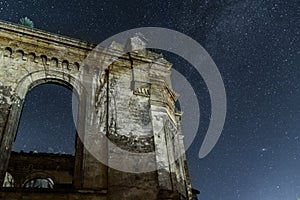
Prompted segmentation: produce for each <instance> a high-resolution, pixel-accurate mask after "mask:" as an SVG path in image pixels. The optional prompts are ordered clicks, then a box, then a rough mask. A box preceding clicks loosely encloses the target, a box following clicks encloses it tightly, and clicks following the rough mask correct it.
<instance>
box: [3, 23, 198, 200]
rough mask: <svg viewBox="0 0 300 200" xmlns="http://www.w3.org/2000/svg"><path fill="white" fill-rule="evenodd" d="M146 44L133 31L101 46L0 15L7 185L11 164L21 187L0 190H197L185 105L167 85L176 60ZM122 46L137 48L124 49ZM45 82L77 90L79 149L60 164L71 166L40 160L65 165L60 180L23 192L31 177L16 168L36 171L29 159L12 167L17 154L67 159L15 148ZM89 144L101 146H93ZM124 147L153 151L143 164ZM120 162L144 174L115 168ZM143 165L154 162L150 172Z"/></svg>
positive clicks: (19, 195)
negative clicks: (24, 115)
mask: <svg viewBox="0 0 300 200" xmlns="http://www.w3.org/2000/svg"><path fill="white" fill-rule="evenodd" d="M145 45H146V41H145V40H144V39H143V38H139V37H138V36H135V37H133V38H131V39H129V40H128V43H127V45H126V46H122V45H120V44H116V43H113V44H112V45H111V47H110V48H109V49H103V50H100V51H97V52H96V53H94V52H93V49H94V48H95V47H96V46H95V45H92V44H88V43H85V42H82V41H79V40H74V39H70V38H67V37H63V36H58V35H55V34H51V33H46V32H43V31H40V30H35V29H34V30H33V29H28V28H26V27H20V26H17V25H13V24H9V23H3V22H0V152H1V154H0V184H1V185H2V183H3V181H4V177H5V174H6V172H9V173H10V174H11V175H12V177H14V176H15V178H16V184H15V186H14V187H10V188H2V189H1V192H0V199H9V200H17V199H18V200H19V199H22V200H24V199H33V200H34V199H62V200H63V199H66V200H69V199H86V200H89V199H90V200H93V199H97V200H101V199H111V200H114V199H118V200H119V199H149V200H152V199H153V200H154V199H192V190H191V185H190V181H189V177H188V171H187V166H186V158H185V154H184V147H183V139H182V138H183V137H182V133H181V129H180V113H178V111H176V109H175V102H176V95H175V93H174V92H173V91H172V89H171V85H170V84H171V83H170V73H171V71H170V69H171V64H170V63H169V62H168V61H166V60H165V59H163V58H161V56H158V55H157V54H156V53H153V52H150V51H147V50H146V49H145ZM124 49H126V50H128V49H129V51H130V53H126V54H123V55H121V56H120V55H118V52H119V51H120V50H124ZM87 57H88V58H90V59H89V60H88V62H86V59H87ZM112 60H113V61H112ZM103 66H107V67H103ZM86 80H89V81H90V82H88V83H86ZM43 83H56V84H60V85H63V86H66V87H68V88H70V89H73V90H74V91H75V92H76V93H77V94H78V97H79V105H80V108H79V116H78V118H79V119H80V120H79V122H78V127H77V129H78V138H77V140H76V141H77V143H76V153H75V156H74V157H72V158H71V157H70V158H68V159H69V162H67V160H68V159H66V163H64V164H63V165H62V166H67V165H72V166H69V167H65V168H64V169H66V170H65V171H63V170H61V171H59V170H57V171H55V170H53V169H54V168H53V167H52V168H51V166H50V168H49V169H48V168H47V167H46V166H45V167H44V169H43V168H41V169H38V170H39V171H45V172H46V173H48V174H50V175H51V174H55V173H56V174H61V176H53V177H54V178H53V179H54V186H55V184H56V187H53V188H52V189H48V190H30V189H26V190H25V191H24V190H23V188H22V185H24V181H25V178H18V177H33V176H34V173H33V171H30V170H28V166H23V167H22V168H16V167H15V168H14V167H13V166H16V165H13V164H12V163H18V161H16V159H20V160H22V159H23V160H24V163H25V164H24V165H29V164H28V163H31V162H35V160H36V159H38V160H39V161H40V162H43V161H44V162H46V163H49V165H51V164H50V163H51V162H50V161H49V159H50V160H51V159H52V161H53V162H54V160H55V159H56V161H57V162H59V159H61V158H59V157H55V156H58V155H55V156H54V157H53V156H52V157H51V155H44V156H40V157H35V156H38V155H35V154H31V155H23V154H11V149H12V144H13V140H14V138H15V134H16V130H17V127H18V122H19V118H20V113H21V111H22V105H23V102H24V100H25V97H26V93H27V92H28V90H30V89H31V88H33V87H35V86H37V85H39V84H43ZM86 84H90V85H89V86H90V87H86V86H87V85H86ZM91 110H92V112H90V111H91ZM62 134H63V133H62ZM105 137H107V138H109V140H110V141H111V142H112V143H107V141H105V140H104V138H105ZM79 138H80V139H79ZM82 138H84V139H82ZM87 146H93V147H94V148H93V150H92V151H90V150H89V149H88V148H84V147H87ZM117 147H118V148H120V149H122V150H126V151H128V152H132V153H153V154H151V155H152V156H150V157H149V162H147V163H140V162H139V161H138V160H136V158H135V157H134V156H130V155H129V156H127V157H125V156H124V154H120V153H119V151H118V149H117ZM95 153H96V154H97V155H99V156H100V157H101V158H102V159H104V160H106V163H105V164H103V163H102V162H100V161H99V159H97V157H95V156H93V155H95ZM53 159H54V160H53ZM25 160H26V162H25ZM56 161H55V162H56ZM55 162H54V163H55ZM26 163H27V164H26ZM120 163H122V165H123V166H124V167H132V168H136V170H137V172H138V171H141V172H142V173H130V172H125V171H122V170H118V169H113V168H111V167H108V166H114V165H115V164H119V165H120ZM106 164H108V166H107V165H106ZM143 167H155V168H156V169H157V170H155V171H150V172H143V171H142V170H141V169H143ZM22 169H24V170H22ZM50 169H51V170H50ZM16 171H17V172H16ZM15 173H17V175H15ZM31 173H33V174H31ZM55 177H60V179H59V180H60V181H55V180H58V179H57V178H55ZM33 178H34V177H33ZM57 185H60V186H61V187H57ZM67 185H68V186H67Z"/></svg>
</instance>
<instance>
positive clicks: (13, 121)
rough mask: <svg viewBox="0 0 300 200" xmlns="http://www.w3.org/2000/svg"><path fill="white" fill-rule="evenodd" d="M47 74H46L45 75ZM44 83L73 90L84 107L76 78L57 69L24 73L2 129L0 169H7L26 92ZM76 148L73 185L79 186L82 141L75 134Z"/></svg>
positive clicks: (81, 106) (82, 126) (82, 125)
mask: <svg viewBox="0 0 300 200" xmlns="http://www.w3.org/2000/svg"><path fill="white" fill-rule="evenodd" d="M46 74H47V75H46ZM44 83H55V84H59V85H61V86H64V87H67V88H69V89H71V90H73V92H74V93H76V95H77V96H78V98H79V99H78V100H79V101H78V102H79V104H80V106H78V107H79V108H84V105H85V99H84V98H83V97H85V95H80V94H82V93H84V88H83V87H82V85H81V84H80V83H79V81H78V80H76V79H75V78H74V77H72V76H71V75H69V74H64V73H61V72H59V71H50V70H48V71H36V72H32V73H31V74H30V75H26V76H25V77H23V78H22V79H21V81H20V82H19V84H18V86H17V87H16V90H15V91H16V92H15V97H17V101H16V103H15V104H12V106H11V108H10V112H9V115H8V120H7V125H6V127H5V130H4V135H5V137H4V138H3V139H2V141H1V146H0V150H1V152H2V154H1V162H0V169H7V166H8V161H9V158H10V153H11V149H12V143H13V140H14V138H15V137H16V132H17V127H18V124H19V120H20V115H21V112H22V109H23V103H24V100H25V96H26V93H27V92H28V91H29V90H30V89H32V88H34V87H36V86H38V85H40V84H44ZM78 114H79V115H81V116H78V119H80V118H84V117H85V116H82V115H85V112H82V111H81V112H78ZM84 126H85V124H83V123H79V124H78V126H77V128H78V129H84ZM76 137H77V139H76V140H75V141H76V144H75V145H76V148H75V166H74V175H73V178H74V180H73V181H74V187H79V186H80V185H81V184H82V183H81V182H80V180H81V178H80V176H81V174H80V173H81V171H82V159H83V143H82V142H81V140H80V139H79V138H78V136H76ZM3 173H4V174H5V172H4V170H3V172H2V171H1V177H3V176H4V175H3Z"/></svg>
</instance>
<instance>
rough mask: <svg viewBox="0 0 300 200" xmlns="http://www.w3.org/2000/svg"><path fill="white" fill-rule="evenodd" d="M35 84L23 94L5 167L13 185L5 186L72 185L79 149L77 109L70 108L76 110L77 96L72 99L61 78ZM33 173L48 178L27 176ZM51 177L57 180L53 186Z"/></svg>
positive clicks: (70, 91)
mask: <svg viewBox="0 0 300 200" xmlns="http://www.w3.org/2000/svg"><path fill="white" fill-rule="evenodd" d="M38 83H40V84H38ZM38 83H35V84H32V85H31V86H30V88H29V91H28V92H27V93H26V97H25V101H24V103H23V107H22V111H21V116H20V120H19V124H18V128H17V131H16V134H15V138H14V141H13V144H12V151H11V154H10V159H9V162H8V167H7V172H8V173H10V174H13V175H14V184H10V185H11V186H8V185H7V184H6V185H7V186H6V187H17V188H18V187H19V188H26V189H39V188H42V189H53V188H54V189H55V188H73V187H74V179H75V175H76V171H80V169H75V168H76V167H75V166H80V165H78V164H76V162H77V163H80V162H81V153H80V151H82V148H80V145H79V143H80V141H78V140H77V131H76V123H77V113H78V112H76V111H75V114H74V113H73V111H72V109H78V106H79V102H78V101H79V100H78V95H77V94H75V98H74V95H73V93H72V86H71V85H70V84H69V83H66V82H62V81H60V80H47V81H45V82H42V81H38ZM73 116H74V117H75V119H74V118H73ZM78 155H79V156H78ZM20 165H21V166H22V167H19V166H20ZM36 172H39V173H43V172H44V173H47V174H50V175H51V178H50V176H49V177H32V178H31V179H30V180H28V178H26V177H27V176H28V173H36ZM52 177H53V178H54V179H55V180H59V181H58V182H55V185H54V181H53V179H52ZM25 180H26V182H24V181H25Z"/></svg>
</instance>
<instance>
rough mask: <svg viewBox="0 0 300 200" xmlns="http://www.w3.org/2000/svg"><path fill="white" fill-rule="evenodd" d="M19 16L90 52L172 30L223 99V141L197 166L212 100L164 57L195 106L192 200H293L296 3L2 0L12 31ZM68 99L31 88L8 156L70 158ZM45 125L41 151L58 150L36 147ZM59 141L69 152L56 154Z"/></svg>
mask: <svg viewBox="0 0 300 200" xmlns="http://www.w3.org/2000/svg"><path fill="white" fill-rule="evenodd" d="M25 16H27V17H28V18H30V19H31V20H32V21H33V22H34V25H35V27H36V28H39V29H42V30H46V31H49V32H53V33H59V34H62V35H66V36H70V37H73V38H78V39H82V40H85V41H88V42H92V43H95V44H98V43H100V42H101V41H103V40H105V39H106V38H108V37H110V36H112V35H114V34H117V33H119V32H121V31H125V30H128V29H132V28H139V27H145V26H155V27H164V28H170V29H173V30H177V31H180V32H182V33H184V34H186V35H188V36H190V37H192V38H193V39H195V40H196V41H198V42H199V43H200V44H201V45H202V46H203V47H204V48H205V49H206V50H207V52H208V53H209V54H210V55H211V57H212V58H213V60H214V61H215V63H216V65H217V66H218V69H219V71H220V73H221V75H222V78H223V81H224V84H225V88H226V93H227V117H226V122H225V126H224V129H223V132H222V135H221V137H220V140H219V141H218V143H217V145H216V146H215V148H214V149H213V151H212V152H211V153H210V154H209V155H208V156H206V157H205V158H203V159H199V158H198V152H199V148H200V146H201V143H202V141H203V138H204V136H205V134H206V131H207V128H208V125H209V119H210V114H211V113H210V109H211V105H210V98H209V93H208V91H207V88H206V85H205V83H204V82H203V79H202V78H201V76H200V75H199V74H197V73H196V71H195V70H194V69H193V68H192V67H191V66H190V65H189V64H188V63H187V62H186V61H184V60H183V59H181V58H179V57H178V56H175V55H172V54H168V53H165V52H163V54H164V55H165V57H166V58H167V59H168V60H170V61H171V62H172V63H173V64H174V68H175V69H176V70H177V71H179V72H180V73H182V74H183V75H184V76H185V77H186V78H188V80H189V81H190V83H191V84H192V86H193V89H194V91H195V94H196V95H197V98H198V100H199V107H200V110H201V119H200V122H199V125H200V126H199V129H198V132H197V137H196V139H195V140H194V142H193V144H192V146H191V147H190V148H189V150H188V151H187V158H188V165H189V171H190V176H191V180H192V185H193V187H194V188H196V189H198V190H200V191H201V194H200V195H199V199H201V200H221V199H222V200H236V199H241V200H271V199H272V200H296V199H297V197H298V196H299V197H300V48H299V47H300V41H299V40H300V39H299V36H300V2H299V0H228V1H226V0H214V1H213V0H199V1H195V0H189V1H181V0H173V1H171V0H164V1H163V0H162V1H144V0H139V1H130V0H128V1H119V0H118V1H116V0H109V1H108V0H103V1H101V0H97V1H88V0H74V1H62V0H57V1H51V0H47V1H44V0H32V1H29V0H27V1H17V0H14V1H0V19H2V20H6V21H10V22H15V23H17V22H18V20H19V19H20V18H21V17H25ZM43 87H44V88H46V90H45V89H43ZM175 90H176V88H175ZM191 95H193V94H191ZM186 98H188V97H186ZM70 101H71V92H70V91H69V90H67V89H64V88H62V89H59V88H58V86H53V85H52V86H51V85H50V86H49V85H44V86H39V87H37V88H35V89H33V90H32V91H31V92H30V93H29V94H28V98H27V102H26V103H25V106H24V112H23V115H22V120H21V125H20V128H19V135H21V134H23V135H25V134H27V136H26V139H23V141H21V139H20V142H19V141H18V138H17V141H18V142H16V144H15V147H14V148H16V149H22V148H23V149H25V150H26V148H27V147H28V146H31V147H32V144H33V143H35V144H36V150H37V151H50V150H51V151H52V152H60V153H63V152H65V153H72V152H73V151H74V149H73V148H74V147H73V146H72V145H73V144H71V143H72V142H70V141H72V140H73V139H72V138H74V127H73V125H72V123H73V122H72V119H70V114H68V112H69V113H70V109H71V107H70V106H71V105H69V104H70ZM38 102H40V104H38ZM51 103H52V104H53V105H54V104H55V103H57V104H56V105H60V106H58V107H57V108H55V107H54V106H53V105H51ZM48 104H50V106H49V107H48V108H47V106H46V105H48ZM27 105H28V106H27ZM68 105H69V106H68ZM26 106H27V107H28V109H26ZM51 106H52V107H51ZM41 110H42V111H41ZM183 111H184V108H183ZM42 112H44V114H42ZM39 113H40V114H39ZM184 114H185V115H188V113H186V112H185V113H184ZM34 115H36V116H39V117H38V118H36V119H35V118H33V117H34ZM49 119H54V122H53V121H52V122H50V120H49ZM23 120H24V121H23ZM63 120H64V121H63ZM62 121H63V123H62ZM29 123H30V125H29V126H28V124H29ZM26 124H27V126H26ZM47 125H49V126H48V128H45V129H49V130H51V134H53V137H52V136H51V137H52V139H53V141H51V138H49V137H48V138H47V141H48V142H47V143H48V144H49V146H52V142H53V144H55V145H53V146H52V147H51V148H52V149H50V150H49V149H48V146H46V145H44V144H43V143H42V142H41V141H40V142H39V141H38V140H37V139H33V138H34V136H35V134H38V133H39V132H43V131H44V130H43V129H42V128H41V127H42V126H43V127H45V126H47ZM61 130H65V131H64V132H65V133H64V134H65V135H64V136H61V135H60V134H59V131H61ZM26 131H27V132H26ZM185 134H187V133H185ZM24 137H25V136H24ZM41 137H42V136H41ZM54 138H58V140H57V139H54ZM41 140H42V139H41ZM41 143H42V144H43V145H41ZM66 143H67V144H69V147H70V148H68V149H63V146H64V145H65V144H66ZM39 144H40V145H39ZM17 145H19V147H18V148H17ZM24 145H27V146H26V147H24ZM31 147H30V148H31ZM28 148H29V147H28ZM43 148H44V149H43ZM28 150H29V149H27V151H28ZM31 150H33V149H31Z"/></svg>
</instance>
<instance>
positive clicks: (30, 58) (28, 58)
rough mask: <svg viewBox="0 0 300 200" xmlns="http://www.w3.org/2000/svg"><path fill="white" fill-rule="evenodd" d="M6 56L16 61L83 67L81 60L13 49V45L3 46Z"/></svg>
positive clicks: (59, 66) (66, 67)
mask: <svg viewBox="0 0 300 200" xmlns="http://www.w3.org/2000/svg"><path fill="white" fill-rule="evenodd" d="M0 51H1V53H2V55H3V56H4V57H7V58H10V59H14V60H16V61H24V62H34V63H39V64H42V65H43V66H47V67H54V68H62V69H67V70H70V71H71V70H72V71H79V70H80V68H81V67H82V66H81V64H79V63H80V61H72V59H70V60H69V59H66V58H64V59H62V58H59V57H55V56H50V55H44V54H40V55H39V54H38V53H35V52H26V51H24V50H22V49H19V48H18V49H13V48H12V47H4V48H1V50H0Z"/></svg>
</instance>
